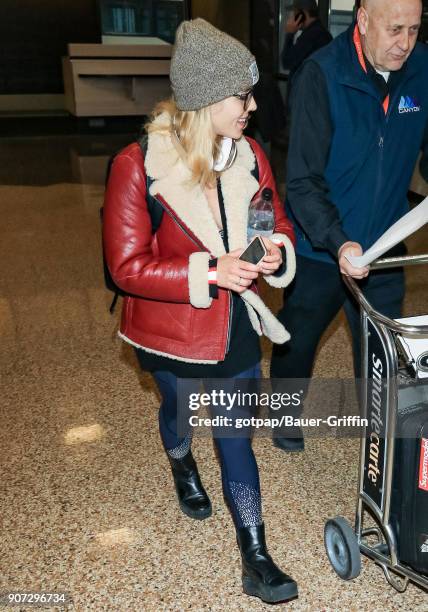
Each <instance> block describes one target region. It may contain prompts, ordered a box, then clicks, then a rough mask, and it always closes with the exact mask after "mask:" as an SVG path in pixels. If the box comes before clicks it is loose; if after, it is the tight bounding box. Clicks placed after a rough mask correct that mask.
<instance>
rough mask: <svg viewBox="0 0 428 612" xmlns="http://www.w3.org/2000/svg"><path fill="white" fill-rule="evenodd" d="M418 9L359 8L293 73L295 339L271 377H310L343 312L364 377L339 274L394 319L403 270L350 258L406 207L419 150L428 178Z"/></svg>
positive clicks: (291, 297) (404, 1)
mask: <svg viewBox="0 0 428 612" xmlns="http://www.w3.org/2000/svg"><path fill="white" fill-rule="evenodd" d="M421 13H422V3H421V0H395V1H394V2H392V1H391V0H365V1H363V2H362V6H361V8H360V9H359V11H358V14H357V22H356V23H354V24H353V25H352V26H351V27H350V29H349V30H348V31H347V32H344V33H343V34H341V35H340V36H338V37H337V38H336V39H335V40H334V41H333V42H332V43H330V45H328V46H327V47H324V48H323V49H321V50H320V51H318V52H316V53H315V54H314V55H312V56H311V57H310V58H309V59H308V60H306V62H304V64H303V66H302V68H301V69H300V70H299V71H298V73H297V74H296V76H295V82H294V91H293V95H292V101H291V108H292V111H291V132H290V146H289V154H288V167H287V200H286V207H287V208H288V210H289V212H290V214H291V216H292V217H293V218H294V221H295V224H296V230H297V232H296V233H297V248H296V250H297V254H298V267H297V275H296V279H295V283H294V286H293V287H292V289H291V290H289V289H287V290H286V295H285V303H284V306H283V308H282V309H281V311H280V313H279V318H280V319H281V320H282V321H283V323H284V324H285V326H286V328H287V329H288V330H290V332H291V341H290V342H289V343H288V344H287V345H286V346H284V347H283V346H280V345H277V346H276V347H275V348H274V351H273V356H272V363H271V376H272V377H273V378H310V376H311V372H312V366H313V361H314V355H315V351H316V348H317V345H318V342H319V340H320V338H321V335H322V334H323V332H324V331H325V329H326V328H327V326H328V325H329V323H330V322H331V321H332V319H333V318H334V317H335V315H336V314H337V313H338V311H339V310H340V308H341V307H342V306H344V308H345V313H346V316H347V319H348V322H349V325H350V329H351V333H352V337H353V349H354V365H355V374H356V377H357V378H358V377H360V373H361V372H360V329H359V314H358V310H357V308H356V305H355V303H354V301H353V299H352V297H351V296H350V295H349V294H348V292H347V290H346V287H345V285H344V283H343V280H342V277H341V274H340V272H342V273H344V274H347V275H350V276H352V277H354V278H356V279H362V282H361V286H362V289H363V291H364V293H365V295H366V296H367V298H368V300H369V301H370V302H371V303H372V304H373V306H374V307H375V308H376V309H377V310H379V311H380V312H382V313H384V314H386V315H387V316H389V317H393V318H395V317H398V316H400V314H401V305H402V301H403V296H404V280H403V272H402V270H398V271H397V270H389V271H383V272H381V271H379V272H371V273H370V274H369V270H368V268H361V269H358V268H354V267H353V266H352V265H351V264H350V263H349V261H348V260H347V259H346V256H347V255H361V254H362V252H363V251H364V250H366V249H367V248H368V247H370V246H371V245H372V244H373V243H374V242H375V241H376V240H377V239H378V238H379V237H380V236H381V235H382V234H383V233H384V232H385V230H387V229H388V228H389V227H390V226H391V225H392V224H393V223H394V222H395V221H397V220H398V219H399V218H400V217H401V216H402V215H404V214H405V213H406V212H407V211H408V203H407V197H406V196H407V190H408V187H409V183H410V180H411V176H412V173H413V170H414V166H415V163H416V160H417V157H418V154H419V151H420V149H422V152H423V158H422V164H421V171H422V172H423V173H425V178H426V179H427V180H428V175H427V158H428V128H427V120H428V46H425V45H422V44H421V43H417V37H418V31H419V27H420V24H421ZM403 248H404V247H403V246H402V245H401V246H399V247H398V248H397V249H396V253H400V252H401V253H402V252H403ZM337 357H338V359H339V358H340V356H339V355H338V356H337ZM290 436H296V437H295V438H291V439H289V438H290ZM275 445H276V446H279V447H281V448H283V449H284V450H302V449H303V446H304V444H303V439H302V438H301V437H300V431H299V430H294V431H291V432H290V431H288V430H286V431H283V436H282V437H281V438H279V439H276V440H275Z"/></svg>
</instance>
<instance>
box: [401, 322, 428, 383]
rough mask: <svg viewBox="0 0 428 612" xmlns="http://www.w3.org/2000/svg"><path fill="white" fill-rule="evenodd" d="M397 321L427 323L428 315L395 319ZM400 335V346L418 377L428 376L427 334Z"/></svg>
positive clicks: (416, 323)
mask: <svg viewBox="0 0 428 612" xmlns="http://www.w3.org/2000/svg"><path fill="white" fill-rule="evenodd" d="M396 321H398V322H399V323H406V324H407V325H428V315H421V316H418V317H406V318H404V319H396ZM400 337H401V340H402V342H401V346H402V347H403V349H404V351H405V353H406V355H407V358H408V359H409V361H411V362H412V363H413V364H414V366H415V370H416V371H417V376H418V378H428V367H427V366H428V335H427V336H425V335H424V336H420V337H417V336H416V337H415V336H403V335H402V334H400Z"/></svg>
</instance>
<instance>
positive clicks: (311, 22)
mask: <svg viewBox="0 0 428 612" xmlns="http://www.w3.org/2000/svg"><path fill="white" fill-rule="evenodd" d="M298 32H301V34H300V35H299V36H298V37H297V38H296V34H297V33H298ZM331 40H332V36H331V34H330V32H329V31H328V30H326V29H325V27H324V26H323V25H322V23H321V21H320V19H319V14H318V5H317V3H316V0H294V2H293V8H292V11H290V16H289V18H288V19H287V21H286V23H285V40H284V46H283V48H282V53H281V62H282V67H283V68H284V70H289V71H290V72H289V82H290V83H291V80H292V78H293V76H294V74H295V72H296V70H298V69H299V68H300V66H301V65H302V63H303V62H304V61H305V59H306V58H308V57H309V56H310V55H311V54H312V53H314V52H315V51H317V50H318V49H320V48H321V47H324V46H325V45H328V43H329V42H330V41H331Z"/></svg>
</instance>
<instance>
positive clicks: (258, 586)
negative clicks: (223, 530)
mask: <svg viewBox="0 0 428 612" xmlns="http://www.w3.org/2000/svg"><path fill="white" fill-rule="evenodd" d="M237 539H238V545H239V548H240V551H241V557H242V586H243V589H244V593H246V594H247V595H255V596H256V597H260V599H262V600H263V601H265V602H267V603H276V602H278V601H284V600H287V599H292V598H294V597H297V584H296V582H295V581H294V580H293V579H292V578H290V576H287V574H284V572H282V571H281V570H280V569H279V567H278V566H277V565H275V563H274V562H273V560H272V557H271V556H270V555H269V553H268V552H267V550H266V541H265V526H264V524H263V523H262V524H261V525H258V526H257V527H242V528H241V529H238V530H237Z"/></svg>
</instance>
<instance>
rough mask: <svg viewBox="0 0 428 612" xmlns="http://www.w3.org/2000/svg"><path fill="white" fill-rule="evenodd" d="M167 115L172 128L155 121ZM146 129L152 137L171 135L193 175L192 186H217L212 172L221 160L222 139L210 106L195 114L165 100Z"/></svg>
mask: <svg viewBox="0 0 428 612" xmlns="http://www.w3.org/2000/svg"><path fill="white" fill-rule="evenodd" d="M164 113H166V114H167V115H169V118H170V122H169V124H165V123H158V122H156V121H155V119H156V118H157V117H158V116H159V115H161V114H164ZM145 128H146V130H147V133H149V134H150V133H154V132H158V133H163V134H170V136H171V138H172V139H173V142H174V144H175V145H176V146H177V148H178V151H179V153H180V156H181V158H182V159H183V161H184V162H185V164H186V165H187V167H188V168H189V169H190V171H191V173H192V176H191V183H192V184H194V185H196V184H200V186H201V187H202V188H204V187H207V186H210V187H213V186H214V185H215V183H216V178H217V173H216V172H215V170H214V169H213V163H214V162H213V160H215V159H216V158H217V157H218V154H219V151H220V142H221V137H219V136H216V135H215V133H214V130H213V126H212V120H211V114H210V109H209V107H208V106H205V107H204V108H201V109H199V110H195V111H181V110H179V109H178V108H177V105H176V103H175V101H174V99H173V98H171V99H170V100H164V101H162V102H159V104H157V105H156V107H155V109H154V111H153V115H152V119H151V121H150V122H149V123H147V124H146V126H145Z"/></svg>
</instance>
